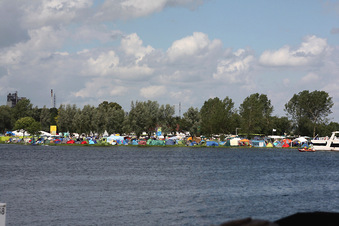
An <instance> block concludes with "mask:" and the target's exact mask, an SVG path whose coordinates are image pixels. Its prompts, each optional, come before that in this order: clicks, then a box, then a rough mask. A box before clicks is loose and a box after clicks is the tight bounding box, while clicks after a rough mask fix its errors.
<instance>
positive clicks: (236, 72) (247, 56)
mask: <svg viewBox="0 0 339 226" xmlns="http://www.w3.org/2000/svg"><path fill="white" fill-rule="evenodd" d="M254 60H255V59H254V56H253V55H251V53H248V52H247V51H245V50H244V49H239V50H237V51H236V52H235V53H233V54H232V55H231V56H229V57H227V58H226V59H221V60H220V61H219V62H218V66H217V72H216V73H214V74H213V78H215V79H218V80H225V81H226V82H229V83H239V82H242V83H243V82H245V83H247V82H248V81H247V79H246V76H247V74H246V73H247V72H248V71H249V70H250V67H251V65H252V64H253V63H254Z"/></svg>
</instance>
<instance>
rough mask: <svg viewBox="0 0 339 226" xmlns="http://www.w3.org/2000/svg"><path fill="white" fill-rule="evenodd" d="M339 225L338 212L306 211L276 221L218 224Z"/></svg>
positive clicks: (248, 225)
mask: <svg viewBox="0 0 339 226" xmlns="http://www.w3.org/2000/svg"><path fill="white" fill-rule="evenodd" d="M304 225H305V226H339V213H331V212H307V213H296V214H293V215H290V216H287V217H284V218H281V219H279V220H277V221H274V222H271V221H266V220H259V219H252V218H244V219H239V220H233V221H229V222H225V223H223V224H221V225H220V226H304Z"/></svg>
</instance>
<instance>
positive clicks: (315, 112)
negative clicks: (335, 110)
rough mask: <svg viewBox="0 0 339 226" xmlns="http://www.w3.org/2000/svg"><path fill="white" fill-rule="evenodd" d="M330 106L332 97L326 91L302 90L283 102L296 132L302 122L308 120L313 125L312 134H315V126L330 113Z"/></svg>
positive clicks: (298, 130)
mask: <svg viewBox="0 0 339 226" xmlns="http://www.w3.org/2000/svg"><path fill="white" fill-rule="evenodd" d="M332 106H333V101H332V97H330V96H329V95H328V93H327V92H325V91H318V90H315V91H313V92H309V91H308V90H304V91H302V92H299V93H298V94H294V95H293V97H292V98H291V99H290V100H289V101H288V103H286V104H285V111H286V112H287V113H288V114H289V115H290V116H291V117H292V119H293V121H294V124H295V125H296V127H297V132H300V127H301V125H302V122H303V121H306V120H309V121H310V122H311V123H312V125H313V136H315V132H316V126H317V125H318V124H319V123H321V122H324V121H325V120H326V119H327V116H328V115H329V114H331V113H332V111H331V108H332Z"/></svg>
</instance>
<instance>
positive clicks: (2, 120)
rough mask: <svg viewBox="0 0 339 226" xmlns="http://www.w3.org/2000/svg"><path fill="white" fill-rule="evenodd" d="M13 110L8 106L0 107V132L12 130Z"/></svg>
mask: <svg viewBox="0 0 339 226" xmlns="http://www.w3.org/2000/svg"><path fill="white" fill-rule="evenodd" d="M12 121H13V120H12V109H11V108H10V107H8V106H6V105H3V106H0V132H2V133H5V131H7V130H11V129H12Z"/></svg>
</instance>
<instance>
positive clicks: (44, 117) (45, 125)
mask: <svg viewBox="0 0 339 226" xmlns="http://www.w3.org/2000/svg"><path fill="white" fill-rule="evenodd" d="M40 124H41V129H42V130H43V131H49V130H50V125H51V112H50V110H49V109H48V108H46V106H44V107H43V108H42V109H41V113H40Z"/></svg>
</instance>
